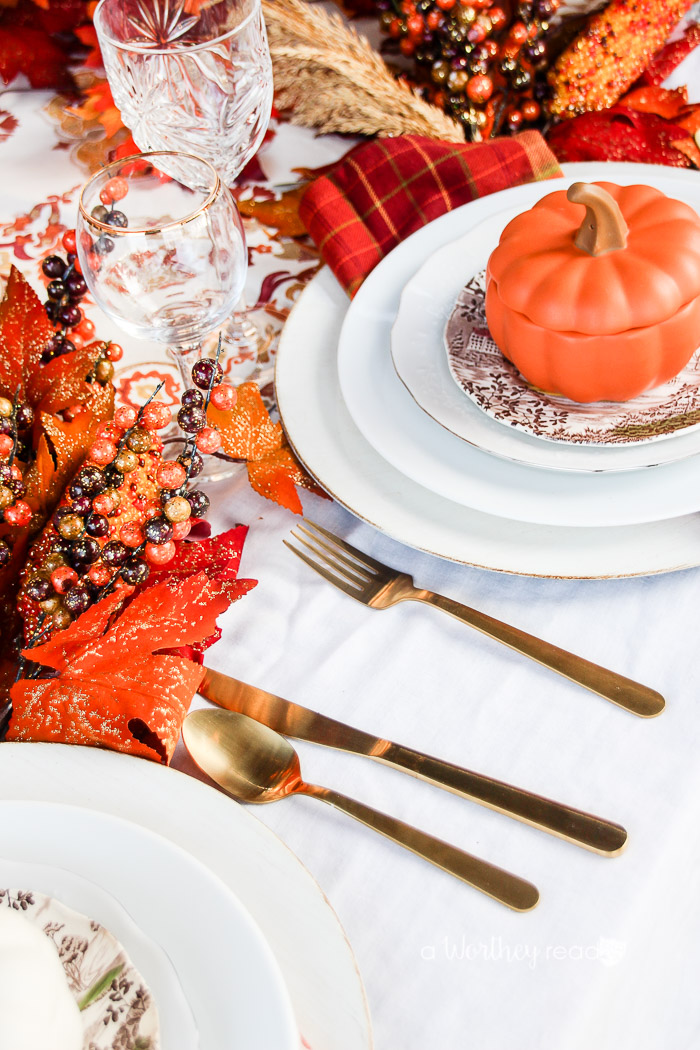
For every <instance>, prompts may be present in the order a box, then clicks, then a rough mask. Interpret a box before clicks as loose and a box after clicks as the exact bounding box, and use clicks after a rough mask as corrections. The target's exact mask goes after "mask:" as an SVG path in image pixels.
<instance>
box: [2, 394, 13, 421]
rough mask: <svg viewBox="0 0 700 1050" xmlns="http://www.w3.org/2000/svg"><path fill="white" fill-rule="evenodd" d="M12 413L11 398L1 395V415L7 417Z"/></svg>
mask: <svg viewBox="0 0 700 1050" xmlns="http://www.w3.org/2000/svg"><path fill="white" fill-rule="evenodd" d="M11 415H12V402H11V401H10V400H9V398H6V397H0V416H4V417H5V418H7V417H8V416H11Z"/></svg>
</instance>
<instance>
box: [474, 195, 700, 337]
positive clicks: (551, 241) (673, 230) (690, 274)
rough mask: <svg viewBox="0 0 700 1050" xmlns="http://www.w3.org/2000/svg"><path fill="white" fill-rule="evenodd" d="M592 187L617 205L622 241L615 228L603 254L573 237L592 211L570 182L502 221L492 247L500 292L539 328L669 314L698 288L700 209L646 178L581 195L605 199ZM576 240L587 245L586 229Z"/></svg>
mask: <svg viewBox="0 0 700 1050" xmlns="http://www.w3.org/2000/svg"><path fill="white" fill-rule="evenodd" d="M593 187H601V188H602V189H603V190H605V191H607V193H608V194H610V196H611V197H612V198H613V202H616V204H617V205H618V206H619V211H620V212H621V217H622V220H623V221H622V225H621V230H622V231H623V236H622V240H621V241H618V240H616V238H615V237H613V240H612V241H611V242H607V244H605V243H604V245H603V248H602V250H601V253H600V254H597V255H595V254H590V250H586V248H585V247H579V246H578V245H577V243H576V240H577V236H578V234H579V231H581V233H582V234H583V233H585V231H583V230H581V227H582V224H583V223H584V220H588V221H589V223H590V221H591V212H590V211H589V210H588V209H587V207H586V206H585V205H584V204H582V203H575V202H574V201H572V200H569V199H568V198H567V191H566V190H557V191H556V192H555V193H550V194H548V195H547V196H546V197H543V198H542V200H540V201H538V203H537V204H536V205H535V206H534V207H533V208H531V209H530V210H529V211H526V212H523V213H522V215H518V216H517V217H516V218H515V219H513V220H512V222H510V223H509V224H508V225H507V226H506V228H505V230H504V231H503V233H502V234H501V239H500V242H499V244H498V246H497V247H496V248H495V249H494V251H493V252H492V254H491V258H490V259H489V265H488V274H489V279H492V280H494V281H495V282H496V286H497V288H498V293H499V297H500V299H501V301H502V302H503V303H504V304H505V305H506V306H507V307H509V308H510V309H512V310H517V311H518V312H519V313H521V314H524V315H525V316H526V317H527V318H529V319H530V320H531V321H532V322H533V323H534V324H537V325H539V326H540V327H543V328H550V329H554V330H555V331H560V332H577V333H578V332H580V333H585V334H587V335H612V334H615V333H617V332H625V331H627V330H628V329H630V328H642V327H646V326H647V325H655V324H658V323H660V322H661V321H664V320H666V319H667V318H669V317H672V316H673V315H675V314H676V313H677V312H678V311H679V310H680V309H681V308H682V307H683V306H685V305H686V304H687V303H689V302H691V301H692V300H693V299H695V298H696V297H697V296H698V295H700V216H698V214H697V213H696V212H695V211H694V210H693V209H692V208H691V207H690V206H689V205H687V204H683V203H682V202H681V201H677V200H674V199H673V198H671V197H667V196H666V195H665V194H664V193H661V192H660V191H659V190H656V189H653V188H652V187H651V186H617V185H615V184H614V183H611V182H598V183H593V184H592V186H591V187H589V189H590V190H591V191H592V192H591V193H590V194H589V195H587V194H586V193H585V192H583V193H580V194H579V196H580V197H581V198H585V199H586V201H589V199H593V200H595V197H596V196H598V197H600V198H601V200H602V199H603V195H602V194H599V193H598V192H597V191H593ZM577 189H578V187H577ZM581 189H582V190H583V191H585V189H586V187H585V185H584V186H582V187H581ZM574 195H577V194H574ZM595 207H596V205H595V203H594V204H593V208H594V209H595ZM613 210H616V209H615V208H614V204H613V205H612V208H611V211H613ZM625 224H626V227H627V229H626V231H624V226H625ZM578 240H579V245H580V244H588V246H589V249H590V247H591V245H592V244H593V238H592V236H591V237H586V236H584V237H579V239H578ZM625 242H626V243H625ZM611 244H612V245H613V246H610V245H611ZM616 244H621V245H622V246H620V247H616V246H614V245H616ZM698 337H699V341H700V333H698Z"/></svg>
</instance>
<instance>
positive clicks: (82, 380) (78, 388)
mask: <svg viewBox="0 0 700 1050" xmlns="http://www.w3.org/2000/svg"><path fill="white" fill-rule="evenodd" d="M104 347H105V344H104V342H95V343H90V345H89V346H85V347H82V348H81V349H80V350H74V351H73V353H71V354H64V355H62V356H61V357H54V359H53V360H52V361H49V362H48V363H47V364H45V365H43V366H42V367H41V368H39V369H37V371H36V372H35V373H34V375H33V376H32V377H31V379H30V380H29V383H28V384H27V397H28V398H29V400H30V402H31V403H32V405H36V406H38V408H39V411H40V412H51V413H56V412H62V411H63V409H65V408H67V407H68V406H69V405H81V404H85V402H86V401H88V400H89V399H90V396H91V395H92V393H93V390H94V389H95V388H97V387H99V389H100V390H103V389H104V387H102V384H101V383H97V382H93V383H88V382H87V381H86V380H87V377H88V376H89V375H91V374H92V372H93V371H94V368H95V363H96V361H97V359H98V357H99V356H100V355H101V354H102V353H103V351H104ZM106 386H107V387H110V386H111V384H106Z"/></svg>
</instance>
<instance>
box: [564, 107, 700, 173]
mask: <svg viewBox="0 0 700 1050" xmlns="http://www.w3.org/2000/svg"><path fill="white" fill-rule="evenodd" d="M683 137H684V136H683V129H682V128H679V127H678V125H677V124H674V123H672V122H671V121H669V120H664V119H663V118H662V117H657V116H656V114H655V113H639V112H637V111H636V110H633V109H628V108H627V107H625V106H613V107H612V108H611V109H605V110H602V111H601V112H599V113H584V114H583V115H582V116H580V117H574V118H572V119H571V120H564V121H562V122H561V123H560V124H557V125H555V126H554V127H553V128H551V130H550V131H549V132H548V134H547V142H548V144H549V146H550V147H551V149H552V152H553V153H554V155H555V156H556V158H557V160H559V161H562V162H569V161H581V160H617V161H630V162H631V161H638V162H641V163H646V164H667V165H669V166H671V167H676V168H689V167H691V162H690V161H689V160H688V158H687V157H686V156H685V155H684V153H682V152H681V151H680V150H679V149H677V148H676V146H675V145H674V143H675V142H676V141H677V140H679V139H681V138H683Z"/></svg>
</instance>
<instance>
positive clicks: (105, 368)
mask: <svg viewBox="0 0 700 1050" xmlns="http://www.w3.org/2000/svg"><path fill="white" fill-rule="evenodd" d="M113 375H114V365H113V364H112V362H111V361H107V360H106V359H105V358H102V360H100V361H98V362H97V365H96V366H95V376H96V377H97V379H98V381H99V382H100V383H109V381H110V379H111V378H112V376H113Z"/></svg>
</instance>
